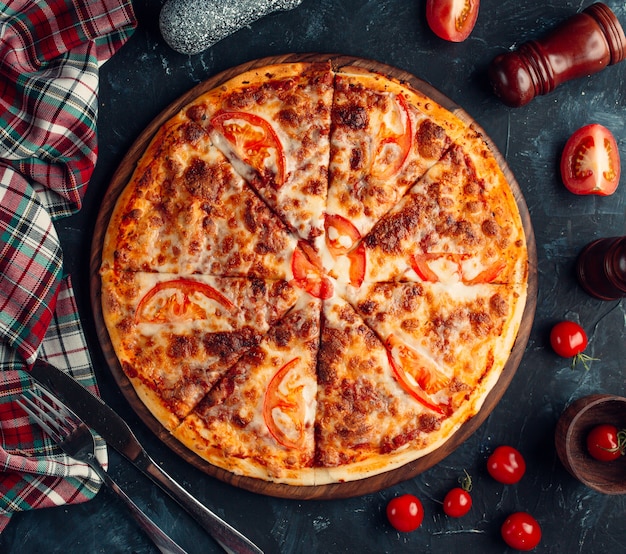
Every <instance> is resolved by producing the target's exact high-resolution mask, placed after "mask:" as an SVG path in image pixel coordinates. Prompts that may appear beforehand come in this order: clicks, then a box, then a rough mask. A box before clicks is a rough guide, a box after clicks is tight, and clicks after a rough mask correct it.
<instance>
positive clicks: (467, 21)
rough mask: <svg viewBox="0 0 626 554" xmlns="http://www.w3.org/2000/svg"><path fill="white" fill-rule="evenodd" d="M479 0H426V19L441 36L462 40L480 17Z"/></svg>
mask: <svg viewBox="0 0 626 554" xmlns="http://www.w3.org/2000/svg"><path fill="white" fill-rule="evenodd" d="M479 5H480V1H479V0H426V21H427V22H428V25H429V27H430V28H431V29H432V31H433V33H435V34H436V35H437V36H438V37H439V38H442V39H444V40H449V41H450V42H462V41H464V40H465V39H466V38H467V37H469V36H470V34H471V32H472V30H473V29H474V25H476V20H477V19H478V8H479Z"/></svg>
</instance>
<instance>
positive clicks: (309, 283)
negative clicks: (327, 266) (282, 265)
mask: <svg viewBox="0 0 626 554" xmlns="http://www.w3.org/2000/svg"><path fill="white" fill-rule="evenodd" d="M291 264H292V271H293V279H294V280H293V282H294V284H295V285H296V286H297V287H299V288H301V289H302V290H305V291H306V292H308V293H309V294H310V295H311V296H314V297H315V298H321V299H322V300H325V299H327V298H330V297H331V296H332V295H333V291H334V287H333V283H332V281H331V280H330V279H329V278H328V276H327V275H326V274H325V271H324V267H323V266H322V260H321V259H320V257H319V256H318V254H317V253H316V252H315V250H314V249H313V248H312V247H311V245H309V244H308V243H306V242H304V241H300V242H299V243H298V247H297V248H296V249H295V250H294V253H293V257H292V262H291Z"/></svg>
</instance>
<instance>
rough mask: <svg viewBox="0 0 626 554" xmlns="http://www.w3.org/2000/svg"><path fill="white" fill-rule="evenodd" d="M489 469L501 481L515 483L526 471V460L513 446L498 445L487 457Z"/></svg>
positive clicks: (490, 473) (509, 483) (507, 483)
mask: <svg viewBox="0 0 626 554" xmlns="http://www.w3.org/2000/svg"><path fill="white" fill-rule="evenodd" d="M487 471H488V472H489V475H491V476H492V477H493V478H494V479H495V480H496V481H498V482H499V483H503V484H505V485H513V484H515V483H517V482H518V481H519V480H520V479H521V478H522V477H523V476H524V473H526V461H525V460H524V456H522V454H521V453H520V452H519V450H517V449H515V448H513V447H512V446H507V445H502V446H498V447H497V448H496V449H495V450H494V451H493V452H492V453H491V455H490V456H489V458H488V459H487Z"/></svg>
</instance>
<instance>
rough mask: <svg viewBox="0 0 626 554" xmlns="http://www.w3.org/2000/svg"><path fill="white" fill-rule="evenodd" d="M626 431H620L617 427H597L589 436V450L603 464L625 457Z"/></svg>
mask: <svg viewBox="0 0 626 554" xmlns="http://www.w3.org/2000/svg"><path fill="white" fill-rule="evenodd" d="M625 435H626V431H619V430H618V429H617V427H615V425H610V424H602V425H596V426H595V427H594V428H593V429H592V430H591V431H590V432H589V434H588V435H587V450H588V451H589V454H591V456H592V457H594V458H595V459H596V460H599V461H601V462H611V461H613V460H617V459H618V458H619V457H620V456H623V455H624V448H625V447H626V444H625V442H626V436H625Z"/></svg>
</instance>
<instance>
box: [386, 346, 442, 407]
mask: <svg viewBox="0 0 626 554" xmlns="http://www.w3.org/2000/svg"><path fill="white" fill-rule="evenodd" d="M385 348H386V349H387V356H388V358H389V363H390V364H391V367H392V369H393V372H394V377H395V378H396V380H397V381H398V383H399V384H400V386H401V387H402V388H403V389H404V390H405V391H406V392H408V393H409V394H410V395H411V396H412V397H413V398H415V399H416V400H417V401H418V402H420V403H421V404H422V405H424V406H425V407H426V408H429V409H431V410H433V411H434V412H437V413H438V414H444V413H445V406H442V405H441V404H438V403H437V402H435V401H434V400H433V399H432V398H431V397H430V396H429V395H430V394H434V393H436V392H438V391H440V390H441V389H443V388H444V387H445V386H447V384H448V383H449V381H450V379H449V378H448V377H447V376H446V375H445V374H444V373H442V372H441V371H440V369H439V368H438V367H437V366H436V364H435V363H434V362H433V361H431V360H429V359H428V358H426V357H425V356H422V355H420V354H419V353H418V352H417V351H416V350H414V349H413V348H410V347H409V346H408V345H406V344H405V343H404V342H402V341H401V340H400V339H399V338H398V337H396V336H395V335H393V334H392V335H389V336H388V337H387V340H386V341H385Z"/></svg>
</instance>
